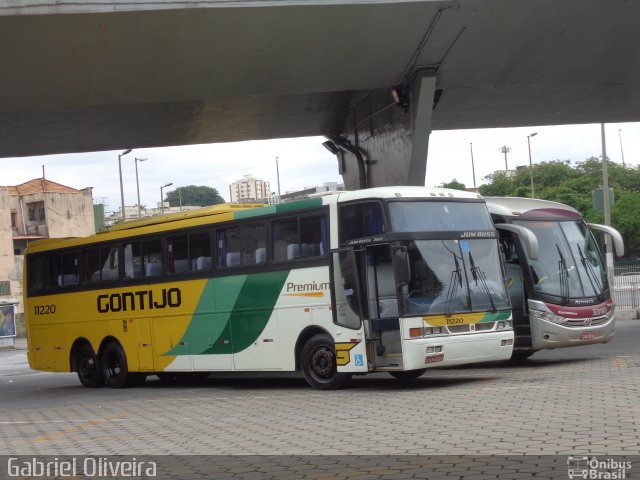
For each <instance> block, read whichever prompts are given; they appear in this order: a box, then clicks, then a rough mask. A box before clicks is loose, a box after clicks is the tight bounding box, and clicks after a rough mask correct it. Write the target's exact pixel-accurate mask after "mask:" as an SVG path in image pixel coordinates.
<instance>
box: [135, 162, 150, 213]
mask: <svg viewBox="0 0 640 480" xmlns="http://www.w3.org/2000/svg"><path fill="white" fill-rule="evenodd" d="M147 160H149V159H148V158H138V157H136V158H135V162H136V191H137V192H138V218H140V217H142V211H141V209H140V182H139V181H138V162H146V161H147Z"/></svg>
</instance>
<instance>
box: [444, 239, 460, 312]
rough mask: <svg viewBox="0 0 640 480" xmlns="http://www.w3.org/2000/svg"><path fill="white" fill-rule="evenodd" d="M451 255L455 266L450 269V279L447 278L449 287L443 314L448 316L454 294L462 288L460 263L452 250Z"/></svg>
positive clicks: (451, 310)
mask: <svg viewBox="0 0 640 480" xmlns="http://www.w3.org/2000/svg"><path fill="white" fill-rule="evenodd" d="M451 254H452V255H453V261H454V262H455V265H456V268H455V270H452V271H451V279H450V280H449V289H448V290H447V309H446V311H445V315H446V316H447V317H450V316H451V314H453V301H454V300H455V298H456V294H457V293H458V288H462V273H460V263H459V262H458V257H457V256H456V254H455V253H454V252H451Z"/></svg>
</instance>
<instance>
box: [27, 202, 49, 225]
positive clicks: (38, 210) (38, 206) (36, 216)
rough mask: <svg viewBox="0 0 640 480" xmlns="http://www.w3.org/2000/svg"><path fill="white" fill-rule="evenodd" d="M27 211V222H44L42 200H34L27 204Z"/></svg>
mask: <svg viewBox="0 0 640 480" xmlns="http://www.w3.org/2000/svg"><path fill="white" fill-rule="evenodd" d="M27 207H28V211H29V222H30V223H32V224H33V223H35V224H43V223H45V214H44V202H34V203H28V204H27Z"/></svg>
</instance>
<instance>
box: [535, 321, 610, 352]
mask: <svg viewBox="0 0 640 480" xmlns="http://www.w3.org/2000/svg"><path fill="white" fill-rule="evenodd" d="M529 321H530V322H531V345H532V347H533V348H534V349H535V350H542V349H545V348H562V347H577V346H580V345H591V344H594V343H606V342H609V341H611V340H612V339H613V335H614V334H615V316H612V317H611V319H609V321H608V322H607V323H604V324H602V325H589V326H584V327H575V326H572V327H567V326H564V325H560V324H557V323H553V322H550V321H548V320H544V319H541V318H535V317H530V320H529Z"/></svg>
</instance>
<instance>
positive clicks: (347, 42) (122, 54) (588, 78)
mask: <svg viewBox="0 0 640 480" xmlns="http://www.w3.org/2000/svg"><path fill="white" fill-rule="evenodd" d="M638 25H640V1H637V0H535V1H534V0H457V1H442V0H415V1H411V0H408V1H383V0H326V1H313V0H310V1H307V0H305V1H303V0H297V1H296V0H202V1H187V0H147V1H136V0H124V1H110V2H93V3H92V2H83V1H73V0H69V1H62V2H61V1H54V0H43V1H38V0H0V65H2V71H1V73H0V157H13V156H28V155H38V154H52V153H70V152H83V151H98V150H108V149H117V148H130V147H132V148H143V147H152V146H166V145H183V144H193V143H210V142H225V141H236V140H248V139H265V138H276V137H294V136H305V135H327V136H330V138H331V139H332V140H333V146H332V147H335V150H336V151H337V153H338V156H339V157H341V158H342V160H341V162H340V164H341V166H342V167H343V168H344V171H345V180H346V181H347V183H348V185H349V186H351V187H356V186H358V185H363V186H364V185H383V184H398V183H401V184H423V181H424V169H425V167H426V155H427V146H428V135H429V132H430V131H431V130H432V129H457V128H477V127H506V126H523V125H546V124H549V125H551V124H566V123H588V122H601V121H604V122H623V121H635V120H639V119H640V88H639V87H640V47H639V45H640V29H638ZM394 87H399V88H397V89H396V90H395V92H396V93H398V94H399V95H397V97H396V100H397V102H394V97H393V95H392V89H393V88H394ZM301 160H303V159H301Z"/></svg>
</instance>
